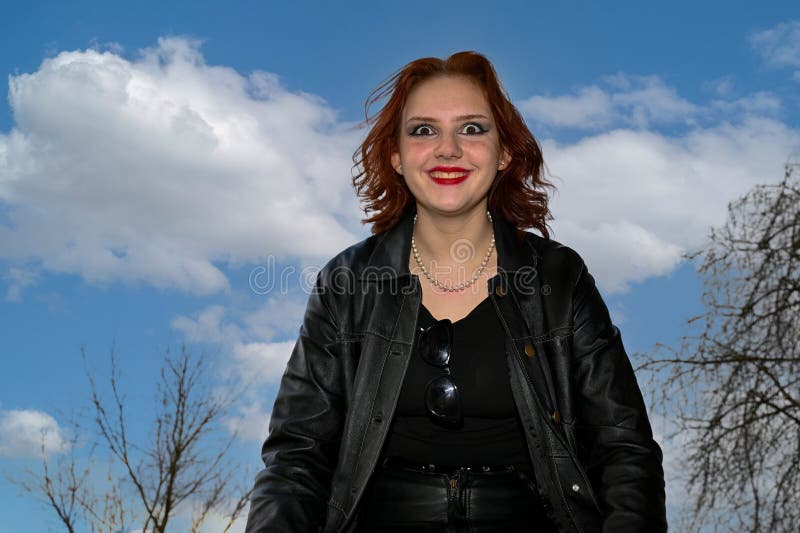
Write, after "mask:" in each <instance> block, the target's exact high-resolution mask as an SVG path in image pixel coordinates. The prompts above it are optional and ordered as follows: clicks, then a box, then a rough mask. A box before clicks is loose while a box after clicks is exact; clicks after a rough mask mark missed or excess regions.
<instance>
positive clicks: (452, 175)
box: [431, 171, 468, 180]
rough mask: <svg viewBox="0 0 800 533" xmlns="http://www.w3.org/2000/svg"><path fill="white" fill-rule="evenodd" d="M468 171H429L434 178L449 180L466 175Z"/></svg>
mask: <svg viewBox="0 0 800 533" xmlns="http://www.w3.org/2000/svg"><path fill="white" fill-rule="evenodd" d="M467 174H468V172H439V171H436V172H431V177H433V178H436V179H446V180H451V179H455V178H460V177H462V176H466V175H467Z"/></svg>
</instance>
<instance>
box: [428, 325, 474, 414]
mask: <svg viewBox="0 0 800 533" xmlns="http://www.w3.org/2000/svg"><path fill="white" fill-rule="evenodd" d="M418 349H419V354H420V356H421V357H422V359H423V361H425V362H426V363H428V364H429V365H432V366H435V367H437V368H441V369H442V370H444V371H445V372H446V374H444V375H441V376H438V377H435V378H433V379H431V380H430V381H429V382H428V384H427V385H426V387H425V407H426V408H427V409H428V415H429V416H431V417H432V418H433V419H434V420H437V421H439V422H442V423H443V424H445V425H449V426H460V425H461V424H462V423H463V422H464V416H463V413H462V411H461V396H460V395H459V393H458V387H456V383H455V381H453V376H452V375H450V366H449V364H450V355H451V353H452V351H453V323H452V322H451V321H450V320H449V319H446V318H445V319H444V320H439V321H438V322H436V323H435V324H433V325H431V326H428V327H427V328H425V329H424V330H422V333H421V334H420V336H419V344H418Z"/></svg>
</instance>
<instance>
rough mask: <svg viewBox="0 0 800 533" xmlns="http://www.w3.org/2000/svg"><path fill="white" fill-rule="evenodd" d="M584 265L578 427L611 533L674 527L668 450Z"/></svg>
mask: <svg viewBox="0 0 800 533" xmlns="http://www.w3.org/2000/svg"><path fill="white" fill-rule="evenodd" d="M581 263H582V264H581V272H580V275H579V276H578V279H577V281H576V285H575V290H574V292H573V295H574V296H573V313H574V326H575V331H574V336H573V342H574V345H573V356H574V357H575V359H574V363H573V364H574V369H573V370H574V376H575V382H574V383H575V393H576V404H575V417H576V423H577V425H576V430H577V434H578V435H577V436H578V441H579V448H582V449H583V451H584V454H583V455H584V460H585V463H586V464H585V467H586V470H587V473H588V475H589V479H590V480H591V482H592V485H593V488H594V490H595V494H596V495H597V499H598V503H599V505H600V508H601V511H602V513H603V531H604V532H612V531H613V532H616V533H619V532H634V531H637V532H638V531H642V532H644V531H647V532H648V533H650V532H654V531H666V530H667V522H666V509H665V493H664V470H663V466H662V452H661V448H659V446H658V444H657V443H656V442H655V441H654V440H653V433H652V430H651V427H650V422H649V420H648V418H647V413H646V410H645V405H644V401H643V399H642V394H641V391H640V390H639V386H638V384H637V382H636V377H635V376H634V372H633V368H632V367H631V363H630V361H629V359H628V356H627V354H626V353H625V348H624V347H623V345H622V338H621V335H620V332H619V329H618V328H617V327H616V326H615V325H613V324H612V323H611V319H610V317H609V313H608V309H607V307H606V305H605V303H604V302H603V299H602V297H601V296H600V293H599V292H598V290H597V287H596V286H595V281H594V278H593V277H592V275H591V274H590V273H589V271H588V270H587V268H586V265H585V263H583V262H581Z"/></svg>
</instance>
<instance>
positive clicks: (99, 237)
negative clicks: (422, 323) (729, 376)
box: [0, 1, 800, 531]
mask: <svg viewBox="0 0 800 533" xmlns="http://www.w3.org/2000/svg"><path fill="white" fill-rule="evenodd" d="M9 4H10V5H4V8H3V11H2V13H3V15H2V17H1V18H0V73H2V74H3V76H4V79H5V80H7V85H6V86H5V93H6V96H7V98H6V100H4V102H3V105H0V317H2V320H1V321H0V335H2V338H3V340H4V343H3V346H2V348H0V354H2V361H3V368H4V371H3V372H1V373H0V470H2V471H3V472H4V473H5V474H14V473H15V472H19V471H20V470H21V469H23V468H25V467H28V466H35V464H36V462H35V460H34V459H32V458H31V449H32V448H33V449H35V448H36V447H35V446H32V444H31V443H33V442H36V440H35V439H37V438H38V435H40V431H41V429H42V428H46V429H48V430H49V431H50V433H49V434H50V435H52V440H51V441H49V442H50V444H51V446H52V453H58V451H59V450H62V449H63V448H64V446H65V444H64V442H62V441H61V440H60V439H61V436H60V435H61V433H60V432H61V431H63V428H64V427H65V424H66V420H65V418H64V416H65V415H64V413H69V412H70V411H72V410H75V409H78V408H80V407H82V406H83V405H85V401H86V399H87V390H86V380H85V376H84V366H83V362H82V359H81V355H80V349H81V346H85V347H86V350H87V353H88V356H89V361H90V364H91V365H92V367H93V368H96V369H98V370H100V371H102V369H103V368H105V366H106V365H107V355H108V352H109V350H110V348H111V345H112V342H116V347H117V350H118V353H119V356H120V360H121V364H122V367H123V370H124V372H125V386H126V387H127V388H128V390H129V391H131V392H130V397H131V402H132V405H133V406H134V408H135V409H134V410H135V412H137V413H142V417H141V418H140V419H139V422H142V423H143V421H144V420H145V419H146V417H145V416H144V414H146V413H147V408H148V407H147V406H148V405H149V403H148V402H149V401H150V399H151V397H152V394H153V387H152V382H153V380H154V379H155V377H156V375H157V369H158V365H159V362H160V360H161V358H162V356H163V353H164V350H165V348H166V346H167V345H168V344H169V345H171V346H172V347H173V348H175V347H177V346H179V343H180V342H181V341H182V340H185V341H186V342H187V343H188V345H189V347H191V348H193V349H197V350H205V351H206V352H207V353H210V354H213V357H214V360H215V362H216V363H217V369H216V372H218V375H219V379H220V383H222V381H223V376H224V378H225V381H226V382H227V383H229V382H230V381H231V380H233V381H234V382H236V380H245V379H247V378H251V379H252V380H253V382H252V386H251V387H250V388H249V389H248V392H247V393H246V394H243V395H242V397H241V401H240V404H239V405H238V406H237V411H236V413H235V417H234V418H233V419H231V421H230V423H231V426H236V427H238V428H239V429H240V431H241V435H242V436H241V439H240V442H239V447H240V449H241V453H242V456H243V460H244V461H245V462H246V463H247V464H248V465H249V466H250V467H252V468H253V469H254V468H256V467H257V466H258V460H259V459H258V449H259V447H260V444H261V442H260V441H261V439H262V438H263V432H264V431H265V427H266V422H267V420H268V413H269V409H270V407H271V404H272V401H273V398H274V393H275V389H276V386H277V381H278V379H279V377H280V374H281V372H282V365H283V364H285V361H286V358H287V357H288V355H289V352H290V350H291V346H292V345H293V343H294V338H295V335H296V332H297V327H298V325H299V320H300V318H301V316H302V312H303V309H304V304H305V299H306V297H307V294H306V293H305V292H304V290H303V285H302V277H301V274H300V273H301V272H302V271H303V269H304V268H312V269H313V267H315V266H317V267H318V266H321V265H322V264H324V262H325V260H326V259H327V258H329V257H330V256H332V255H333V254H334V253H336V252H337V251H339V250H341V249H343V248H344V247H346V246H347V245H349V244H351V243H353V242H356V241H357V240H360V239H362V238H364V237H366V236H367V235H368V230H367V228H365V227H362V226H361V224H360V223H359V214H360V211H359V209H358V204H357V203H356V201H355V199H354V197H353V193H352V189H351V187H350V185H349V182H350V176H351V173H350V165H351V164H352V161H351V160H350V156H351V155H352V152H353V150H354V149H355V147H356V146H357V143H358V140H359V139H360V136H361V135H362V132H360V131H359V130H356V129H354V128H353V127H352V126H353V124H354V123H355V122H357V121H359V120H361V119H362V118H363V104H364V100H365V98H366V96H367V95H368V93H369V92H370V90H371V89H373V88H374V87H375V86H377V85H378V84H379V83H380V82H381V81H382V80H383V79H385V78H386V77H387V76H389V75H390V74H391V73H392V72H394V71H395V70H396V69H397V68H399V67H401V66H402V65H404V64H405V63H407V62H408V61H410V60H413V59H416V58H418V57H422V56H446V55H448V54H450V53H453V52H456V51H460V50H465V49H471V50H477V51H479V52H481V53H484V54H486V55H487V56H488V57H489V58H490V59H491V60H492V61H493V62H494V64H495V67H496V68H497V70H498V73H499V74H500V76H501V78H502V80H503V82H504V85H505V87H506V88H507V90H508V92H509V94H510V95H511V97H512V99H513V100H514V102H515V103H516V104H517V105H518V107H519V108H520V110H521V111H522V112H523V115H524V116H525V118H526V120H527V121H528V124H529V126H530V127H531V129H532V131H533V132H534V134H535V135H536V136H537V137H538V138H539V140H540V141H541V142H542V145H543V149H544V156H545V161H546V163H547V165H548V168H549V170H550V173H551V174H552V175H553V176H556V178H555V179H554V182H555V184H556V185H557V186H558V188H559V192H558V194H557V195H556V197H555V198H554V200H553V204H552V206H553V211H554V215H555V221H553V222H551V226H552V227H553V229H554V235H553V237H554V238H555V239H556V240H558V241H560V242H562V243H564V244H567V245H569V246H571V247H573V248H575V249H576V250H577V251H578V252H579V253H581V255H582V256H583V257H584V259H585V260H586V261H587V264H588V265H589V269H590V271H592V272H593V274H594V275H595V277H596V279H597V282H598V285H599V286H600V288H601V290H602V292H603V294H604V296H605V297H606V301H607V303H608V305H609V308H610V309H611V313H612V318H613V319H614V321H615V323H617V324H618V325H619V327H620V330H621V331H622V335H623V340H624V342H625V345H626V348H627V350H628V352H629V354H634V353H636V352H644V351H648V350H651V349H652V347H653V346H654V345H655V343H656V342H659V341H660V342H675V340H676V339H678V338H679V337H680V335H681V334H682V333H684V332H685V331H686V330H685V329H684V326H683V323H684V322H685V320H686V318H688V317H689V316H690V315H692V314H694V313H697V312H699V311H700V310H701V307H700V299H699V298H700V289H701V286H700V283H699V280H698V279H697V277H696V275H695V272H694V267H693V266H692V265H690V264H687V263H685V262H683V261H681V258H680V254H681V252H683V251H686V250H689V249H692V248H693V247H696V246H699V245H701V244H702V242H703V239H704V238H705V236H706V235H707V232H708V228H710V227H711V226H713V225H720V224H722V223H723V222H724V220H725V215H726V205H727V202H729V201H731V200H733V199H735V198H737V197H738V196H739V195H741V194H743V193H744V192H745V191H747V190H748V189H749V188H750V187H752V186H753V185H755V184H756V183H761V182H770V181H776V180H778V179H779V178H780V177H781V175H782V165H783V163H784V162H785V161H786V160H787V159H788V158H789V157H794V158H795V159H797V157H798V156H799V155H800V151H799V150H800V130H799V129H798V126H799V121H798V118H800V108H799V107H798V102H800V100H799V99H798V98H797V95H798V87H800V8H799V7H797V5H796V3H792V2H771V3H767V4H762V5H760V6H759V7H758V9H757V10H756V9H755V8H754V7H752V4H749V3H744V2H742V3H731V2H705V3H701V4H699V5H698V4H697V3H689V2H670V3H663V4H662V5H661V6H660V7H657V6H654V5H653V6H649V7H645V6H642V3H641V2H614V3H613V4H612V3H598V2H561V3H555V2H549V3H541V2H499V3H496V4H489V3H486V2H472V1H462V2H404V3H389V2H382V3H381V2H348V3H346V4H345V3H336V2H326V3H323V2H318V3H317V2H302V1H295V2H287V3H276V2H229V3H226V4H224V5H223V4H222V3H221V2H220V3H209V2H205V3H204V2H170V3H168V4H167V5H165V4H164V3H156V2H137V3H130V4H124V5H123V4H122V3H112V2H102V3H101V2H72V3H69V5H68V4H67V3H60V2H25V3H22V2H17V3H9ZM653 4H655V3H653ZM299 220H302V221H303V223H302V224H297V221H299ZM323 234H324V235H325V237H321V235H323ZM271 261H274V262H275V263H274V269H273V271H274V272H283V273H284V274H285V275H286V276H287V284H286V287H285V290H278V288H276V289H273V290H271V291H260V290H254V289H253V287H252V285H251V283H250V280H251V275H252V274H253V273H254V272H258V269H259V268H261V267H265V266H267V267H268V268H273V267H272V266H271V265H272V263H271ZM645 394H647V391H645ZM657 422H658V421H657ZM140 429H141V428H140ZM664 444H665V451H666V452H667V455H668V456H669V457H668V459H669V460H674V458H675V457H677V453H678V452H677V451H676V450H677V448H676V447H675V443H671V442H665V443H664ZM674 473H675V470H674V468H673V466H670V465H668V476H673V475H674ZM247 475H248V476H249V475H250V473H249V472H248V473H247ZM668 482H669V488H670V491H671V492H670V494H672V495H674V496H675V497H674V498H673V502H672V503H675V502H676V501H678V497H677V495H678V494H679V492H680V491H679V484H678V482H677V481H675V480H673V478H672V477H669V479H668ZM0 502H1V503H0V515H2V516H3V517H4V521H3V525H2V526H0V528H8V529H7V530H8V531H47V530H49V529H53V530H57V528H56V527H55V523H54V522H53V520H52V518H51V516H50V514H49V511H46V510H44V508H43V507H41V506H40V505H38V504H37V503H36V502H32V501H30V500H28V499H22V498H20V497H19V496H18V490H17V489H16V488H15V487H12V486H11V485H9V484H8V483H7V482H5V481H0ZM673 512H675V510H674V509H673ZM4 531H5V530H4Z"/></svg>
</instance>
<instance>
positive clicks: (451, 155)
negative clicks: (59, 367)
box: [435, 133, 461, 159]
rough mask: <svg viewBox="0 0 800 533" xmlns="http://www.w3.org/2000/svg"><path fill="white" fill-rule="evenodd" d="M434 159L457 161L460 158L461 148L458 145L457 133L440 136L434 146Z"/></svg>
mask: <svg viewBox="0 0 800 533" xmlns="http://www.w3.org/2000/svg"><path fill="white" fill-rule="evenodd" d="M435 155H436V157H438V158H441V159H458V158H460V157H461V147H460V146H459V144H458V133H455V134H442V136H441V137H440V140H439V144H438V145H437V146H436V153H435Z"/></svg>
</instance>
